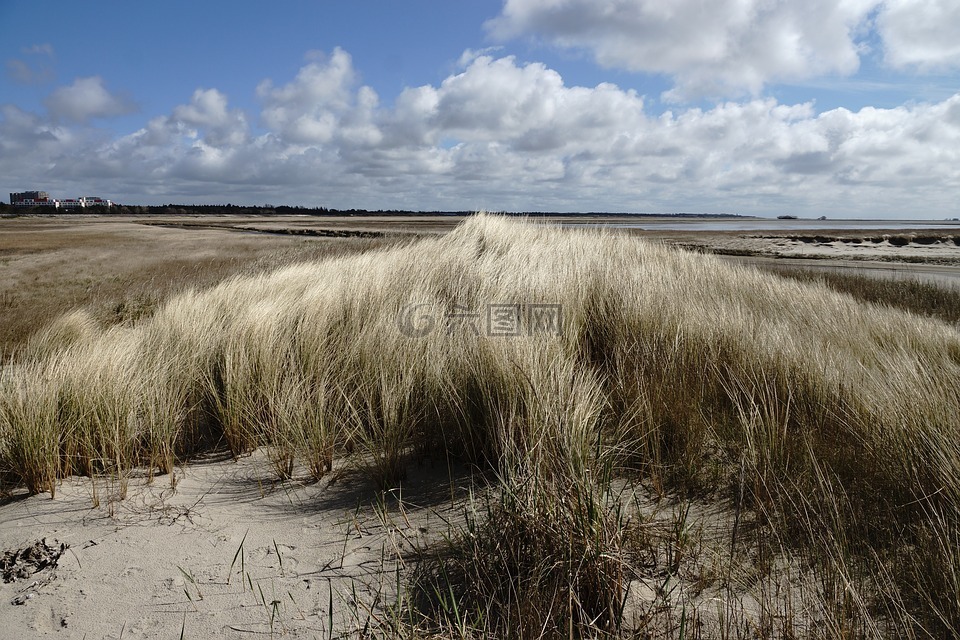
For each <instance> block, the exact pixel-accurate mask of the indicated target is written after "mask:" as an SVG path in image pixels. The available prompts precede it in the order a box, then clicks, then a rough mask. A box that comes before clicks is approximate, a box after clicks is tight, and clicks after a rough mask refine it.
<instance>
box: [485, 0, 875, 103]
mask: <svg viewBox="0 0 960 640" xmlns="http://www.w3.org/2000/svg"><path fill="white" fill-rule="evenodd" d="M878 4H879V3H878V2H877V0H840V1H837V0H809V1H807V2H802V3H799V2H784V1H774V2H770V1H769V0H716V1H714V2H702V1H701V0H672V1H671V2H663V1H661V0H566V1H564V2H556V1H555V0H507V2H506V4H505V5H504V8H503V11H502V13H501V14H500V15H499V16H498V17H497V18H495V19H493V20H491V21H490V22H488V23H487V28H488V30H489V31H490V33H491V34H492V35H493V36H495V37H497V38H501V39H507V38H515V37H520V36H526V35H531V36H533V37H535V38H539V39H542V40H544V41H546V42H547V43H550V44H552V45H554V46H559V47H564V48H576V49H583V50H586V51H588V52H589V53H590V54H592V55H593V57H594V58H595V59H596V60H597V62H599V63H600V64H601V65H604V66H607V67H618V68H623V69H628V70H631V71H644V72H653V73H663V74H668V75H671V76H673V77H674V78H675V80H676V83H677V85H676V87H675V89H674V90H673V91H672V92H671V93H670V95H669V96H668V97H670V98H673V99H683V98H691V97H692V98H696V97H701V96H708V97H717V96H727V95H738V94H744V93H750V94H758V93H759V92H760V90H761V89H762V88H763V86H764V85H765V84H766V83H769V82H774V81H791V80H799V79H804V78H809V77H812V76H815V75H820V74H827V73H830V74H843V75H846V74H851V73H854V72H856V71H857V69H858V67H859V61H860V59H859V55H858V51H859V49H860V48H861V45H860V44H859V43H858V42H857V38H856V34H857V29H858V26H859V25H861V23H862V22H863V21H864V20H865V19H866V18H867V17H868V15H869V14H870V12H871V10H872V9H874V8H875V7H876V5H878Z"/></svg>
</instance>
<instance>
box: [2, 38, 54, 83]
mask: <svg viewBox="0 0 960 640" xmlns="http://www.w3.org/2000/svg"><path fill="white" fill-rule="evenodd" d="M21 51H22V53H23V54H24V55H26V56H28V60H21V59H19V58H10V59H8V60H7V61H6V67H7V76H8V77H9V78H10V79H11V80H13V81H14V82H18V83H20V84H43V83H45V82H49V81H50V80H52V79H53V77H54V72H53V67H52V66H51V61H52V60H53V58H54V53H53V45H51V44H36V45H33V46H32V47H26V48H24V49H22V50H21Z"/></svg>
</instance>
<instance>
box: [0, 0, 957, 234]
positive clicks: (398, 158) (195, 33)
mask: <svg viewBox="0 0 960 640" xmlns="http://www.w3.org/2000/svg"><path fill="white" fill-rule="evenodd" d="M0 27H2V33H3V37H2V40H0V63H2V64H3V69H2V73H3V77H2V80H0V193H3V194H6V192H8V191H19V190H27V189H45V190H47V191H48V192H50V194H51V196H54V197H60V198H66V197H76V196H79V195H101V196H103V197H109V198H112V199H114V200H117V201H120V202H123V203H128V204H159V203H167V202H177V203H226V202H232V203H234V204H239V203H242V204H264V203H272V204H288V205H304V206H327V207H337V208H353V207H356V208H369V209H379V208H405V209H417V210H434V209H457V210H459V209H480V208H485V209H490V210H510V211H648V212H681V211H685V212H713V213H718V212H735V213H743V214H760V215H778V214H783V213H791V214H796V215H801V216H817V215H821V214H826V215H831V216H838V215H839V216H846V217H899V218H943V217H954V216H957V215H960V2H957V0H883V1H877V0H506V1H497V0H459V1H451V0H432V1H427V0H404V1H403V2H400V1H398V0H379V1H373V0H370V1H367V0H355V1H352V2H325V1H321V0H310V1H306V0H299V1H298V0H277V1H276V2H270V3H265V2H258V1H253V0H231V1H230V2H213V1H211V2H196V1H186V0H164V1H163V2H157V1H152V2H150V1H143V2H140V1H138V2H129V1H128V0H100V1H98V2H96V3H85V2H75V1H68V0H49V1H46V2H37V1H36V0H2V2H0Z"/></svg>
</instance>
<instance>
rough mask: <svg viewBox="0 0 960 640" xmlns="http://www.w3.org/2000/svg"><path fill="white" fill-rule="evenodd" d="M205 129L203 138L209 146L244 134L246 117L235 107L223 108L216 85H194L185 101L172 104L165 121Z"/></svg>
mask: <svg viewBox="0 0 960 640" xmlns="http://www.w3.org/2000/svg"><path fill="white" fill-rule="evenodd" d="M168 124H169V125H170V126H172V127H174V129H179V128H181V127H182V126H183V125H186V126H187V127H197V128H202V129H205V130H206V135H205V137H204V141H205V143H206V144H209V145H211V146H213V147H224V146H235V145H238V144H241V143H243V142H244V141H245V140H246V138H247V133H248V127H247V119H246V116H245V115H244V114H243V112H242V111H240V110H239V109H233V110H230V109H228V108H227V97H226V96H225V95H224V94H222V93H220V92H219V91H217V90H216V89H197V90H196V91H194V93H193V98H192V100H191V101H190V103H189V104H184V105H180V106H178V107H176V108H175V109H174V110H173V115H172V116H171V117H170V120H169V123H168Z"/></svg>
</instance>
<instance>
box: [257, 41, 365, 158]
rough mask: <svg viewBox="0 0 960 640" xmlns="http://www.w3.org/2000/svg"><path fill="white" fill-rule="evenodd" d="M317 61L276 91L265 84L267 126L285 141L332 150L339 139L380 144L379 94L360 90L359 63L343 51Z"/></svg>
mask: <svg viewBox="0 0 960 640" xmlns="http://www.w3.org/2000/svg"><path fill="white" fill-rule="evenodd" d="M312 57H314V58H317V59H316V60H315V61H314V62H311V63H309V64H307V65H306V66H304V67H303V68H301V69H300V72H299V73H297V77H296V78H294V80H293V81H292V82H290V83H288V84H286V85H284V86H282V87H274V86H273V82H272V81H270V80H265V81H263V82H261V83H260V86H258V87H257V95H258V96H259V97H260V98H261V100H263V103H264V107H263V111H262V113H261V119H262V120H263V123H264V124H265V125H266V126H267V127H268V128H269V129H271V130H272V131H275V132H277V133H278V134H279V135H280V136H282V137H283V138H284V139H285V140H287V141H289V142H293V143H300V144H326V143H330V142H333V141H334V139H335V138H345V139H350V140H354V141H358V142H365V143H376V142H377V141H378V140H379V139H380V135H381V134H380V132H379V131H378V130H377V129H376V127H375V126H374V125H373V124H372V123H371V117H372V112H373V111H374V110H375V109H376V107H377V102H378V98H377V94H376V93H375V92H374V91H373V89H371V88H369V87H361V88H360V89H359V90H358V91H356V90H355V85H356V83H357V78H356V72H355V71H354V69H353V60H352V59H351V58H350V54H348V53H347V52H346V51H344V50H343V49H340V48H339V47H338V48H336V49H334V51H333V53H332V54H331V55H330V56H329V58H328V57H326V56H321V55H317V54H314V55H313V56H312Z"/></svg>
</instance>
